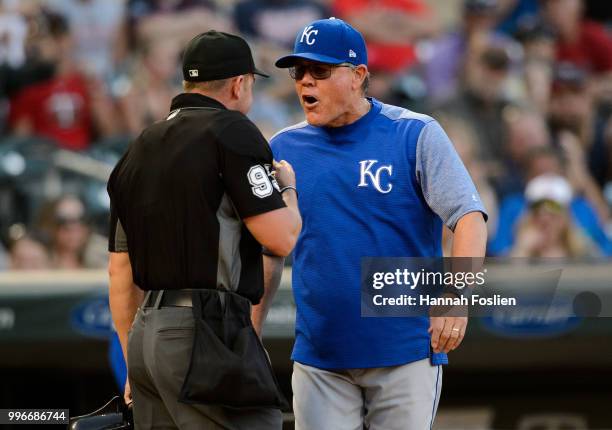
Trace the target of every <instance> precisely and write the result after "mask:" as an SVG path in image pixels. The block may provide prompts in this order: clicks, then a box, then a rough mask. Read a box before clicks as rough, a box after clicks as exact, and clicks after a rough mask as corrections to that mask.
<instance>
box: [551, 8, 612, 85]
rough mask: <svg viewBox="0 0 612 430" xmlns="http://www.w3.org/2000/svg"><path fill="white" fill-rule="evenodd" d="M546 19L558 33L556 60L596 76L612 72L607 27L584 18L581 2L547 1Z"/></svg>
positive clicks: (610, 44) (611, 45) (611, 46)
mask: <svg viewBox="0 0 612 430" xmlns="http://www.w3.org/2000/svg"><path fill="white" fill-rule="evenodd" d="M542 3H543V5H544V7H543V16H544V18H545V19H546V21H547V22H548V23H549V24H550V25H551V26H552V27H553V28H554V29H555V31H556V34H557V60H558V61H562V62H570V63H573V64H575V65H577V66H580V67H582V68H584V69H586V70H589V71H591V72H593V73H595V74H600V73H606V72H610V71H612V40H611V39H610V36H609V35H608V34H607V33H606V30H605V28H604V27H603V26H602V25H601V24H599V23H596V22H594V21H590V20H585V19H583V13H584V4H583V1H582V0H544V1H543V2H542Z"/></svg>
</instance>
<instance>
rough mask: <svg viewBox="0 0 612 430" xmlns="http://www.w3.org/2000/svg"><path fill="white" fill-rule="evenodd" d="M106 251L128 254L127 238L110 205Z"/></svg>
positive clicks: (112, 206) (115, 212)
mask: <svg viewBox="0 0 612 430" xmlns="http://www.w3.org/2000/svg"><path fill="white" fill-rule="evenodd" d="M108 250H109V252H128V242H127V236H126V234H125V230H123V226H122V225H121V221H119V217H118V216H117V211H116V210H115V208H114V205H113V204H112V203H111V214H110V228H109V232H108Z"/></svg>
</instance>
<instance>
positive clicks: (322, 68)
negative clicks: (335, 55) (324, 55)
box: [289, 63, 355, 81]
mask: <svg viewBox="0 0 612 430" xmlns="http://www.w3.org/2000/svg"><path fill="white" fill-rule="evenodd" d="M336 67H350V68H351V69H354V68H355V65H354V64H351V63H340V64H319V63H315V64H298V65H296V66H293V67H289V76H291V78H292V79H295V80H296V81H299V80H301V79H302V78H303V77H304V75H305V74H306V72H308V73H309V74H310V76H312V77H313V78H314V79H316V80H321V79H327V78H329V77H330V76H331V74H332V70H333V69H335V68H336Z"/></svg>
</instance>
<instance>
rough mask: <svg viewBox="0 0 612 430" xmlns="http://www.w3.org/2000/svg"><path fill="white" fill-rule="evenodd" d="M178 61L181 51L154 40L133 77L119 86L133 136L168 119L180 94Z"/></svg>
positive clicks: (171, 43)
mask: <svg viewBox="0 0 612 430" xmlns="http://www.w3.org/2000/svg"><path fill="white" fill-rule="evenodd" d="M178 61H179V47H178V45H176V43H175V42H174V41H173V40H164V39H161V40H152V41H150V42H149V43H147V44H145V45H144V46H143V47H142V50H141V52H140V55H139V57H138V60H137V63H136V64H135V65H134V67H133V70H132V71H131V74H130V76H123V77H122V78H121V82H120V83H118V84H116V85H117V86H118V87H119V89H118V91H117V92H116V95H117V96H118V103H119V108H120V111H121V114H122V117H123V119H124V121H125V125H126V128H127V131H128V133H129V134H130V135H131V136H138V135H139V134H140V132H141V131H142V129H143V128H144V127H146V126H148V125H150V124H152V123H153V122H155V121H159V120H161V119H164V118H165V117H166V116H167V115H168V107H169V106H170V102H171V101H172V97H173V96H174V95H175V94H176V93H177V92H180V82H181V80H180V77H179V75H177V73H176V71H177V64H178Z"/></svg>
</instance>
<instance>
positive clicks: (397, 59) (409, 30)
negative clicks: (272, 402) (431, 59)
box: [332, 0, 439, 73]
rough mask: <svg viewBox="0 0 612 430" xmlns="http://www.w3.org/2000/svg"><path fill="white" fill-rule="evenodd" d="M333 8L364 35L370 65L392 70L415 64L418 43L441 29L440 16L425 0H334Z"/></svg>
mask: <svg viewBox="0 0 612 430" xmlns="http://www.w3.org/2000/svg"><path fill="white" fill-rule="evenodd" d="M332 8H333V11H334V14H336V15H337V16H339V17H340V18H342V19H344V20H345V21H347V22H348V23H350V24H351V25H352V26H354V27H355V28H356V29H357V30H359V31H360V32H361V33H362V34H363V37H364V38H365V40H366V42H367V49H368V65H369V66H371V67H373V68H375V69H382V70H385V71H388V72H391V73H397V72H400V71H402V70H405V69H406V68H407V67H409V66H411V65H412V64H414V63H415V62H416V58H417V57H416V50H415V43H416V42H417V41H418V40H420V39H423V38H427V37H432V36H434V35H435V34H436V33H437V32H438V31H439V24H438V20H437V17H436V15H434V14H433V13H432V11H431V9H430V8H429V7H428V5H427V3H426V2H425V1H423V0H333V1H332Z"/></svg>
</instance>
